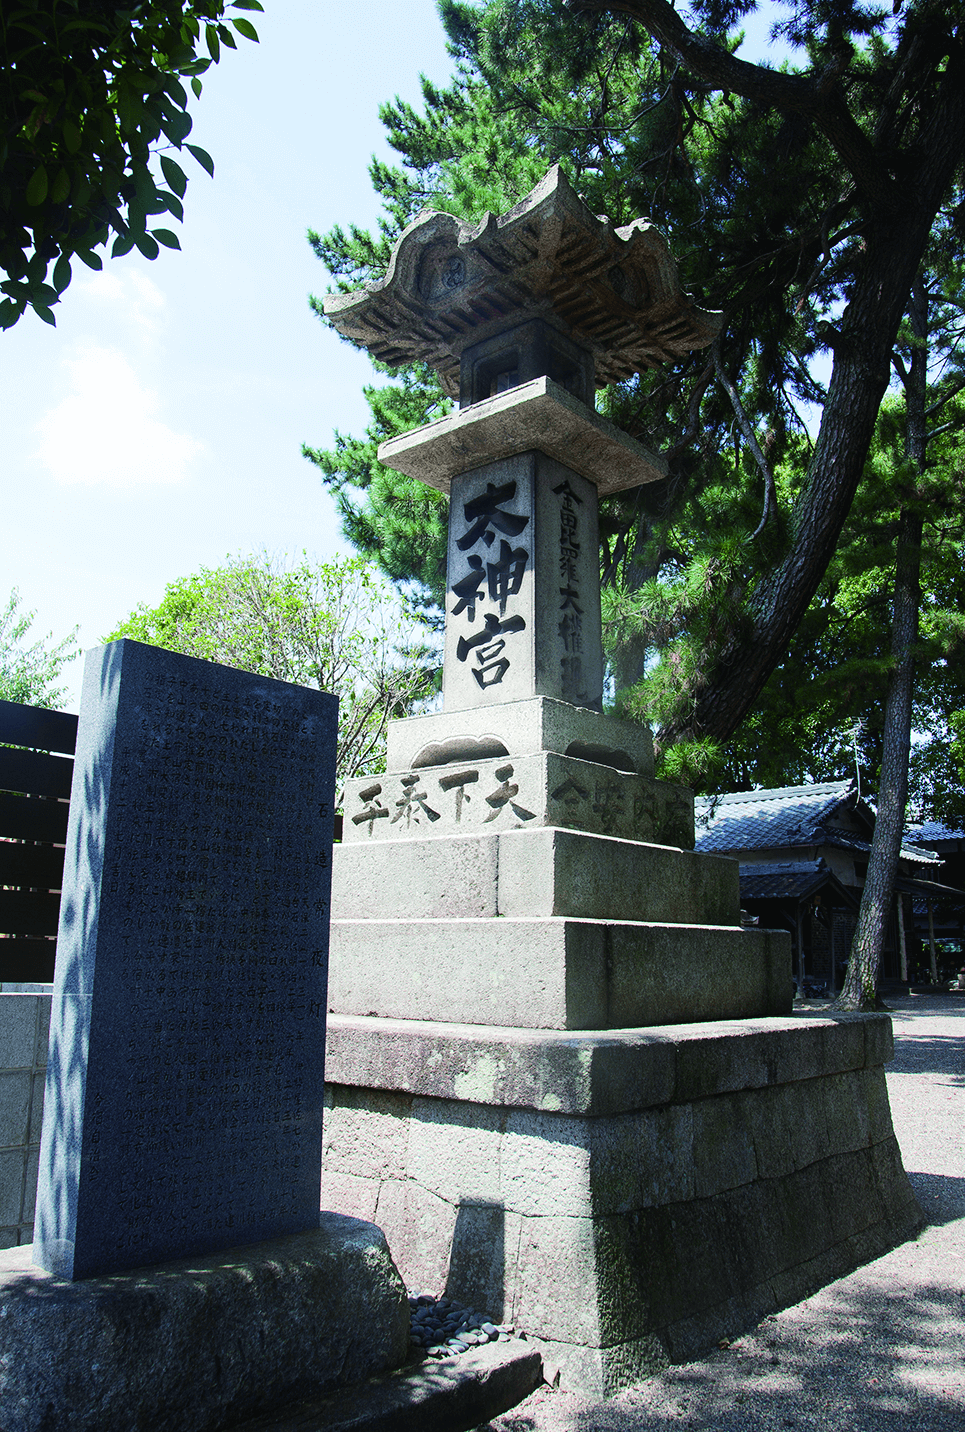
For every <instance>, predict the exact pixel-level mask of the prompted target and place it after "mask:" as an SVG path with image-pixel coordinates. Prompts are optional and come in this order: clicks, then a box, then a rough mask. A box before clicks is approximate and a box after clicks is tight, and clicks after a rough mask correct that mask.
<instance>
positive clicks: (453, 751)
mask: <svg viewBox="0 0 965 1432" xmlns="http://www.w3.org/2000/svg"><path fill="white" fill-rule="evenodd" d="M543 751H552V752H553V753H554V754H556V755H558V756H567V755H569V756H573V757H574V758H577V759H583V760H589V761H593V762H595V763H598V764H602V765H608V766H612V767H613V768H614V769H615V770H619V771H630V772H632V773H634V774H636V775H642V776H652V775H653V738H652V737H651V735H650V731H649V729H648V728H647V727H646V726H641V725H638V724H637V723H636V722H633V721H620V720H618V719H617V718H616V717H614V716H601V715H600V713H599V712H598V711H590V710H587V709H585V708H583V707H580V706H571V705H570V704H569V702H566V701H554V700H551V699H550V698H548V697H545V696H537V697H535V698H533V699H532V700H529V701H508V702H505V703H504V704H503V705H500V706H491V707H485V708H479V707H477V708H476V709H474V710H469V711H454V712H451V713H450V712H448V711H441V712H433V713H432V714H431V715H428V716H408V717H406V718H405V720H403V721H390V722H389V730H388V751H387V757H386V765H387V768H388V769H389V770H390V771H416V770H422V769H424V768H425V767H427V766H446V765H454V764H459V765H464V764H469V765H471V764H472V763H473V762H474V761H482V760H487V759H490V758H492V757H496V756H508V755H510V754H512V755H513V756H535V755H539V754H541V753H542V752H543ZM589 751H592V752H593V753H594V754H592V755H590V754H587V753H588V752H589ZM679 789H682V788H679ZM692 799H693V797H692V796H691V801H692ZM691 818H692V812H691ZM683 843H684V844H688V842H683ZM689 848H690V849H692V848H693V830H691V833H690V841H689Z"/></svg>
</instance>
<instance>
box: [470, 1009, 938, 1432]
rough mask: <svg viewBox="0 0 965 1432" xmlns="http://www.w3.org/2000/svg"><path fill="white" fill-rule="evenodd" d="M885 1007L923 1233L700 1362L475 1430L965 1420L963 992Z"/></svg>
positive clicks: (923, 1426)
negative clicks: (606, 1396)
mask: <svg viewBox="0 0 965 1432" xmlns="http://www.w3.org/2000/svg"><path fill="white" fill-rule="evenodd" d="M891 1007H892V1009H893V1012H894V1021H895V1046H896V1048H895V1059H894V1062H893V1063H892V1064H891V1066H890V1067H889V1072H888V1089H889V1093H890V1096H891V1109H892V1117H893V1119H894V1125H895V1132H896V1133H897V1135H898V1140H899V1143H900V1144H901V1150H902V1154H903V1157H904V1163H905V1168H906V1169H907V1171H908V1175H909V1177H910V1179H911V1182H912V1185H913V1187H914V1189H915V1192H916V1194H917V1195H918V1199H919V1202H920V1203H921V1206H922V1209H923V1211H924V1213H925V1217H926V1220H927V1226H926V1228H925V1229H924V1230H923V1232H922V1233H921V1234H920V1235H919V1237H918V1238H917V1239H916V1240H915V1241H914V1242H912V1243H906V1244H904V1245H903V1246H902V1247H900V1248H896V1249H895V1250H894V1251H893V1252H892V1253H888V1254H886V1255H885V1257H883V1258H879V1259H878V1261H877V1262H875V1263H872V1264H870V1265H869V1266H868V1267H867V1268H862V1269H859V1271H858V1272H856V1273H852V1274H851V1276H850V1277H848V1278H842V1279H841V1280H840V1281H839V1282H837V1283H832V1284H831V1286H830V1287H828V1288H825V1289H823V1290H822V1291H821V1292H820V1293H817V1294H815V1296H814V1297H812V1298H808V1300H807V1301H806V1302H804V1303H801V1304H800V1305H799V1306H798V1307H796V1308H789V1309H788V1310H787V1311H786V1312H783V1313H778V1314H777V1315H776V1316H774V1317H770V1318H766V1319H765V1320H764V1322H762V1323H760V1324H759V1325H758V1326H757V1327H756V1328H755V1329H754V1330H753V1332H751V1333H749V1334H747V1335H746V1336H744V1337H742V1338H740V1339H738V1340H736V1341H735V1342H733V1343H732V1344H731V1345H730V1346H729V1347H726V1348H722V1349H720V1350H719V1351H716V1352H714V1353H713V1355H712V1356H709V1357H707V1358H705V1359H704V1360H703V1361H702V1362H698V1363H690V1364H688V1365H686V1366H684V1367H675V1368H671V1369H670V1370H669V1371H667V1372H666V1373H664V1374H662V1375H661V1376H660V1377H656V1378H654V1379H652V1380H651V1381H649V1382H646V1383H643V1384H641V1385H640V1386H639V1387H636V1388H633V1389H631V1390H630V1391H628V1392H625V1393H623V1394H622V1395H621V1396H620V1397H617V1398H614V1399H612V1400H611V1401H609V1402H591V1401H588V1400H587V1399H585V1398H579V1397H575V1396H572V1395H569V1394H566V1393H560V1392H554V1391H551V1390H550V1389H549V1388H548V1387H545V1386H544V1387H542V1388H541V1389H540V1390H539V1391H537V1392H535V1393H533V1394H532V1395H531V1396H530V1397H529V1398H527V1400H526V1401H525V1402H523V1403H520V1405H519V1406H518V1407H516V1408H515V1409H514V1410H513V1411H512V1412H507V1413H505V1414H504V1415H503V1416H502V1417H498V1418H496V1419H495V1420H494V1421H493V1422H490V1423H486V1425H485V1429H480V1432H630V1429H637V1428H647V1429H650V1428H653V1429H662V1428H696V1429H702V1432H752V1429H757V1428H775V1427H776V1428H801V1429H810V1428H833V1429H835V1432H839V1429H840V1432H949V1429H952V1428H965V998H960V999H958V998H956V997H954V996H945V997H941V996H938V997H932V996H926V995H922V996H910V997H908V998H905V999H899V1000H893V1001H892V1002H891Z"/></svg>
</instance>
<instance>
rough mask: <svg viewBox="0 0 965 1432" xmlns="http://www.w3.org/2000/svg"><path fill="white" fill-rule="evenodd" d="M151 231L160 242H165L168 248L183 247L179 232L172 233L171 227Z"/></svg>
mask: <svg viewBox="0 0 965 1432" xmlns="http://www.w3.org/2000/svg"><path fill="white" fill-rule="evenodd" d="M151 233H152V234H153V235H154V237H155V238H156V239H157V241H158V243H159V244H163V245H164V247H165V248H166V249H179V248H180V247H181V244H180V242H179V240H178V236H177V234H172V233H171V230H170V229H152V230H151Z"/></svg>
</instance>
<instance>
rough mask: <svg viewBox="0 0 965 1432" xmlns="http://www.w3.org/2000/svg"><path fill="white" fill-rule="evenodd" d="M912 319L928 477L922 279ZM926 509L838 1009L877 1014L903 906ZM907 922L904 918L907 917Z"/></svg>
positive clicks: (910, 437) (902, 520) (903, 609)
mask: <svg viewBox="0 0 965 1432" xmlns="http://www.w3.org/2000/svg"><path fill="white" fill-rule="evenodd" d="M909 316H910V319H911V326H912V331H913V332H914V334H915V337H916V339H917V340H918V344H919V346H917V347H916V348H914V349H913V350H912V356H911V363H910V365H909V369H908V374H907V379H906V381H905V383H904V387H905V404H906V427H905V453H906V455H907V456H908V457H909V458H910V459H911V460H912V461H913V462H914V464H915V467H916V470H917V471H918V473H919V474H922V475H923V474H924V471H925V460H926V446H927V420H926V416H925V406H926V392H927V380H928V374H927V366H928V348H927V342H928V298H927V295H926V293H925V288H924V285H923V283H922V282H921V280H920V279H919V280H918V282H917V283H916V284H915V286H914V291H913V295H912V302H911V305H910V311H909ZM923 526H924V522H923V518H922V513H921V508H920V506H918V504H917V503H915V502H914V501H913V500H912V502H911V503H910V504H909V505H908V506H907V507H904V508H902V511H901V515H900V517H899V519H898V539H897V543H896V550H895V598H894V614H893V617H892V627H891V655H892V661H893V666H892V670H891V675H890V678H889V681H888V695H887V698H886V700H885V723H884V738H883V747H882V756H881V784H880V788H879V791H878V813H877V818H876V820H875V831H874V836H873V838H872V841H871V855H870V857H869V859H868V875H867V879H866V880H865V886H864V890H863V891H862V894H861V907H860V909H859V911H858V924H857V927H856V929H855V932H854V939H853V940H852V943H851V955H850V958H849V960H848V972H847V975H846V977H845V981H844V985H843V987H842V990H841V993H840V995H839V996H838V998H837V999H836V1000H835V1007H836V1008H838V1009H874V1008H875V1007H876V1005H880V1001H879V1000H878V993H877V991H878V971H879V969H880V968H881V956H882V953H883V951H884V943H885V933H886V931H887V928H888V920H889V917H890V914H891V911H892V910H893V909H894V908H895V878H896V876H897V874H898V859H899V856H900V854H901V837H902V832H903V831H904V828H905V804H906V802H907V799H908V757H909V754H910V751H911V709H912V696H913V694H914V680H915V644H916V642H917V640H918V613H919V609H920V606H921V585H920V575H921V540H922V528H923ZM898 918H899V919H900V918H901V917H900V914H899V917H898Z"/></svg>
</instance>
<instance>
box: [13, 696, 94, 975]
mask: <svg viewBox="0 0 965 1432" xmlns="http://www.w3.org/2000/svg"><path fill="white" fill-rule="evenodd" d="M76 742H77V717H76V716H72V715H70V714H69V713H68V712H65V711H47V710H46V709H44V708H42V707H37V706H19V705H17V704H16V703H14V702H12V701H0V981H3V982H6V981H24V982H30V983H38V984H46V983H49V982H50V981H51V980H52V979H53V977H54V955H55V952H56V948H57V940H56V936H57V920H58V916H59V913H60V883H61V879H62V877H63V869H64V841H65V840H66V838H67V811H68V797H69V796H70V781H71V776H72V774H73V765H74V762H73V759H72V757H73V753H74V747H75V745H76ZM54 752H56V753H57V754H52V753H54Z"/></svg>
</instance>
